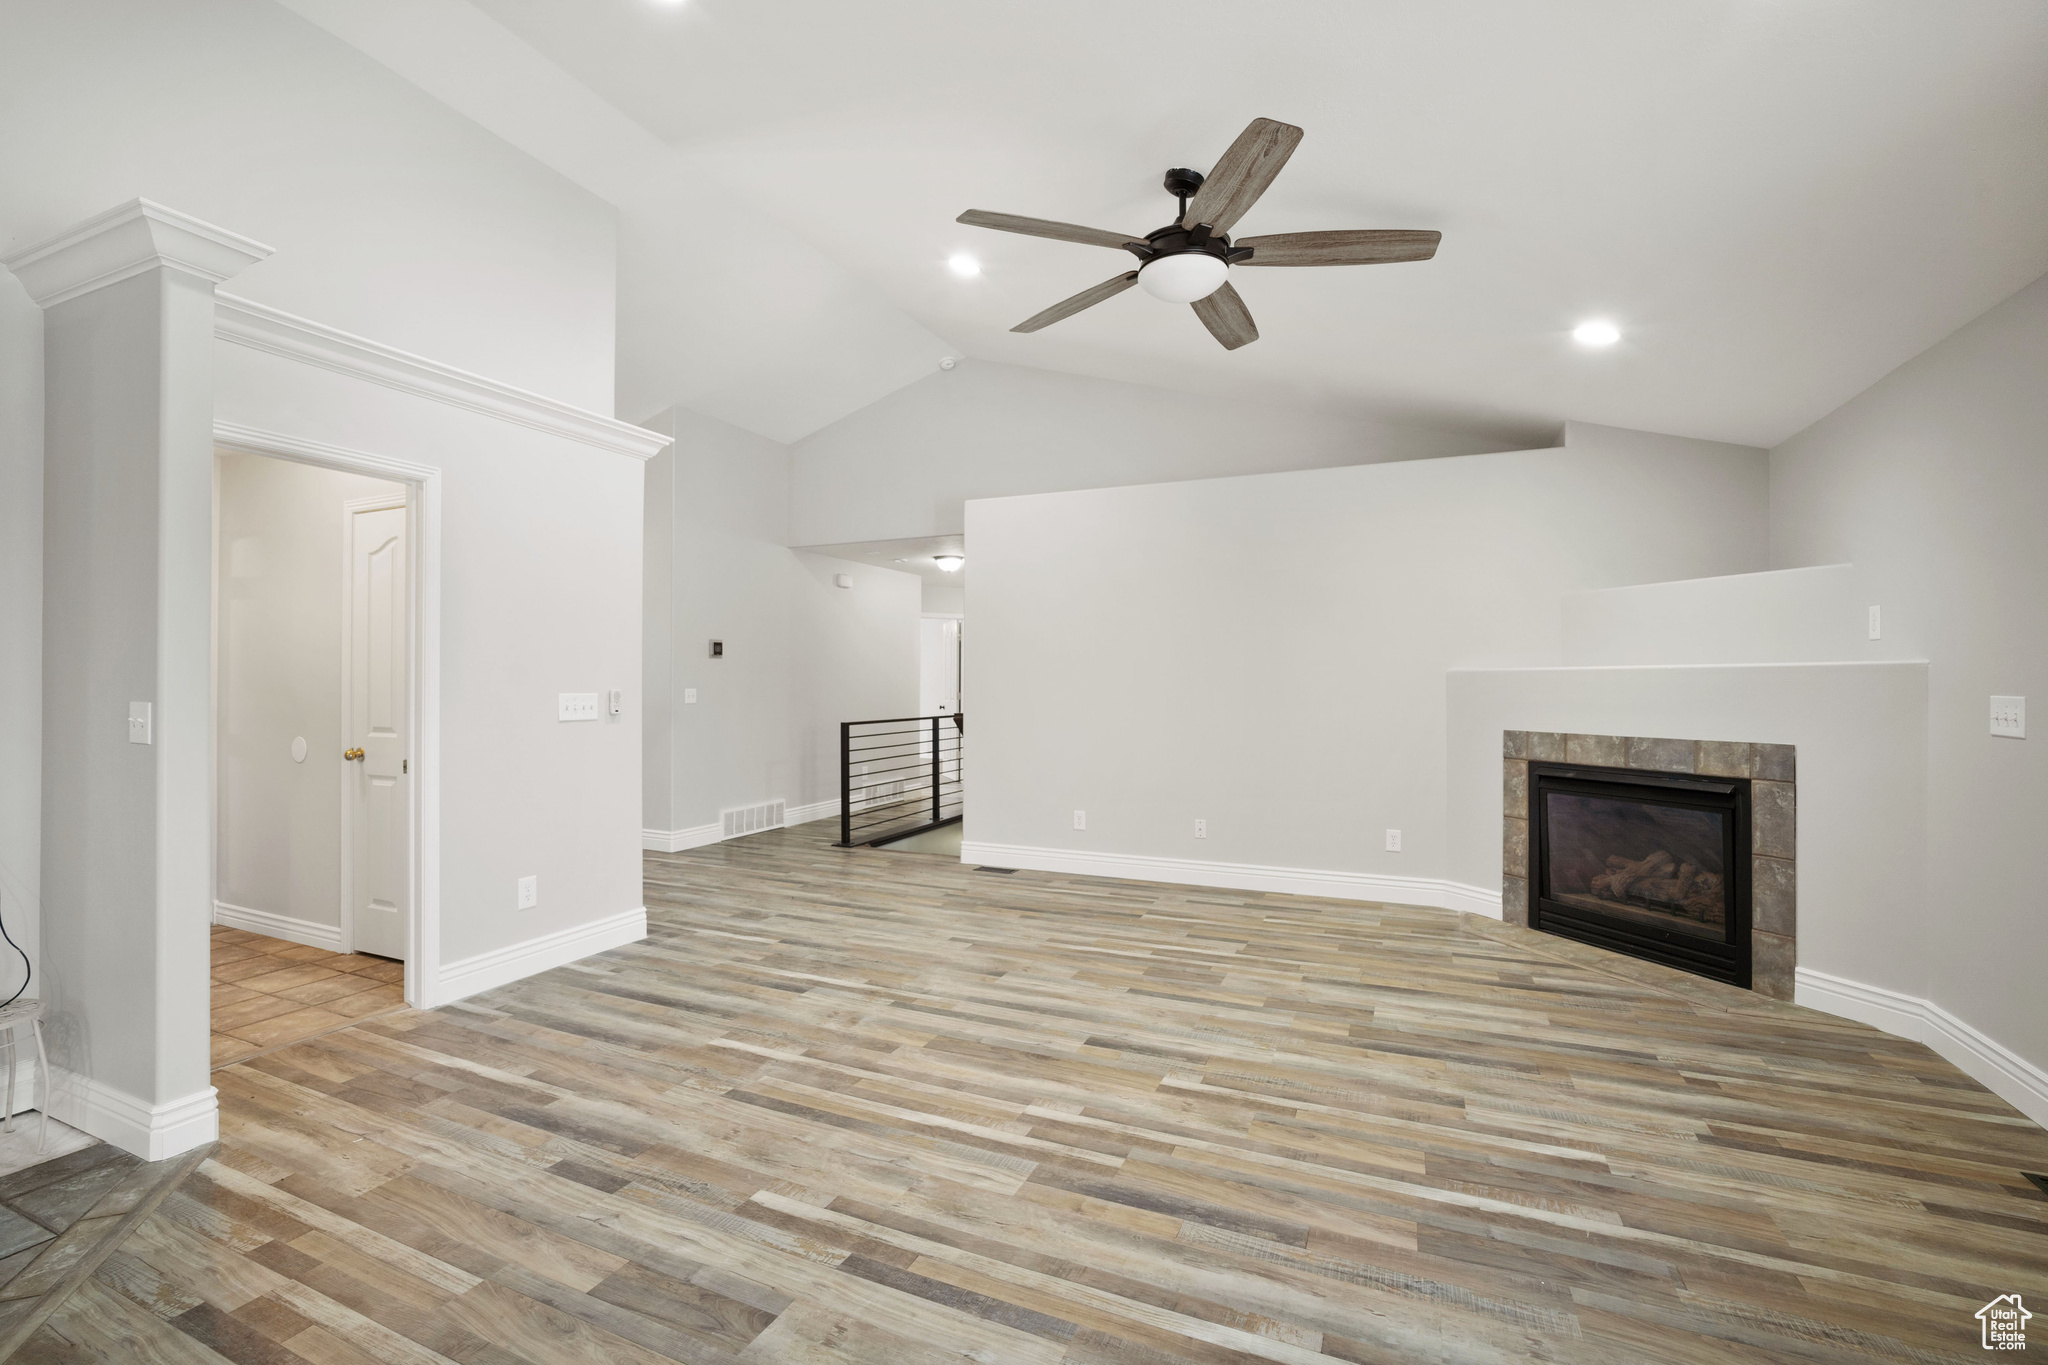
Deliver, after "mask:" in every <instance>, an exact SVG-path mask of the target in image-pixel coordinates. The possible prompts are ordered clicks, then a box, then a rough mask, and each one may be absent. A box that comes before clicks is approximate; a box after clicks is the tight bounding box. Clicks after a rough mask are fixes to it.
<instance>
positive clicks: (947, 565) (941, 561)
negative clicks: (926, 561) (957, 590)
mask: <svg viewBox="0 0 2048 1365" xmlns="http://www.w3.org/2000/svg"><path fill="white" fill-rule="evenodd" d="M966 562H967V557H966V556H965V555H933V556H932V563H934V564H936V565H938V566H939V567H940V568H941V569H944V570H945V571H946V572H947V573H952V572H953V571H954V570H955V569H957V568H959V567H960V566H961V565H962V564H965V563H966Z"/></svg>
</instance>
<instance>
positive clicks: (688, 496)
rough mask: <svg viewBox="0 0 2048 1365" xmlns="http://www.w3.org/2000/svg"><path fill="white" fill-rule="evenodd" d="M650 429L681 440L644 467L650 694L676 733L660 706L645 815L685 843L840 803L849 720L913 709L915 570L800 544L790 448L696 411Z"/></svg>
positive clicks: (650, 828)
mask: <svg viewBox="0 0 2048 1365" xmlns="http://www.w3.org/2000/svg"><path fill="white" fill-rule="evenodd" d="M649 425H651V426H654V427H655V428H656V429H658V430H664V431H672V432H673V434H674V435H675V438H676V440H675V445H674V446H672V447H671V448H670V450H668V451H666V452H664V453H663V454H661V455H658V456H656V457H655V458H654V459H653V460H651V461H649V463H648V468H647V480H648V482H647V487H648V490H649V499H650V505H649V508H648V513H647V520H648V537H649V540H648V561H647V573H648V576H649V580H650V582H651V583H654V584H655V586H654V587H653V588H651V589H650V595H649V603H650V609H649V616H648V634H649V638H650V639H653V640H656V644H655V646H654V647H652V648H650V650H649V653H648V656H647V660H648V679H647V689H648V691H649V692H650V693H651V694H660V695H662V696H663V697H664V699H665V706H666V715H667V717H668V720H669V725H668V727H667V728H663V727H661V726H659V725H657V724H656V723H655V721H654V715H655V711H654V710H650V712H649V725H648V729H647V734H646V739H645V747H646V759H645V763H646V769H647V773H648V777H647V779H646V781H645V783H644V784H643V786H644V793H645V801H646V804H645V808H644V817H643V818H644V820H645V822H646V823H645V829H646V831H647V838H648V840H649V843H650V846H654V847H665V848H676V847H687V846H691V845H693V844H697V843H704V842H709V841H710V840H711V839H712V838H715V837H716V835H715V831H716V826H717V823H718V820H719V813H720V812H721V811H723V810H728V809H731V808H733V807H735V806H744V805H750V804H753V803H756V802H761V801H768V800H774V799H778V798H779V799H781V800H784V801H787V802H788V803H789V804H790V805H791V806H793V807H814V808H815V807H817V806H818V805H819V804H820V803H836V802H837V800H838V797H839V767H838V765H839V724H840V722H841V721H847V720H865V719H873V718H878V717H884V716H903V715H911V714H914V713H915V710H916V707H917V701H918V693H917V689H918V616H919V611H920V607H921V599H920V585H919V580H918V578H917V577H916V575H914V574H907V573H901V572H898V571H896V570H893V569H883V568H879V567H877V566H875V565H872V564H860V563H855V562H850V561H846V560H838V559H829V558H826V557H824V556H821V555H813V554H805V553H802V552H799V551H795V550H791V549H789V548H788V543H789V495H790V455H789V450H788V448H787V447H785V446H782V445H779V444H777V443H776V442H774V441H771V440H768V439H767V438H766V437H762V436H756V435H754V434H753V433H751V432H746V431H742V430H740V429H739V428H737V427H733V426H729V425H727V424H726V423H723V422H720V421H718V420H717V419H715V418H711V417H705V416H701V415H699V414H695V413H690V412H680V411H679V412H675V413H671V414H665V415H664V416H663V417H661V418H659V419H656V421H654V422H652V423H650V424H649ZM662 498H666V499H667V500H668V502H667V507H666V510H665V511H664V510H663V509H661V508H657V507H656V506H655V505H654V503H655V501H656V500H659V499H662ZM840 573H844V574H850V575H851V576H852V578H853V586H852V587H851V588H840V587H837V586H835V584H834V582H833V578H834V575H835V574H840ZM655 593H663V594H665V596H666V599H667V605H666V607H665V609H664V608H661V607H659V606H658V605H657V602H656V597H655ZM657 637H658V638H657ZM714 639H717V640H722V641H723V642H724V644H725V655H724V657H723V658H720V659H712V658H710V657H709V655H710V650H709V642H710V641H711V640H714ZM656 648H659V649H661V650H662V652H663V654H664V655H665V657H666V658H667V659H668V660H669V661H670V662H669V664H668V667H667V670H666V675H665V676H664V674H663V670H662V668H661V667H660V665H659V663H658V661H657V654H656V653H655V649H656ZM684 689H695V691H696V693H697V698H698V700H697V701H696V702H695V703H685V702H684V701H683V691H684ZM659 705H660V704H657V709H658V707H659ZM835 809H836V807H835ZM801 813H802V814H823V813H824V812H823V811H817V810H813V811H810V812H801ZM793 818H794V817H793Z"/></svg>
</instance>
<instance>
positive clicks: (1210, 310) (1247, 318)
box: [1189, 280, 1259, 351]
mask: <svg viewBox="0 0 2048 1365" xmlns="http://www.w3.org/2000/svg"><path fill="white" fill-rule="evenodd" d="M1189 307H1191V308H1193V309H1194V310H1195V316H1196V317H1198V318H1200V319H1201V320H1202V325H1203V326H1204V327H1207V328H1208V329H1209V335H1210V336H1212V337H1215V338H1216V339H1217V340H1218V341H1220V342H1222V343H1223V349H1224V350H1226V351H1234V350H1236V349H1237V348H1238V347H1240V346H1249V345H1251V344H1252V343H1253V342H1254V341H1257V340H1258V339H1259V326H1258V324H1257V323H1255V322H1253V321H1252V310H1251V309H1249V308H1247V307H1245V306H1244V300H1243V299H1242V298H1240V297H1238V293H1237V291H1236V290H1235V289H1233V288H1231V287H1230V282H1229V281H1228V280H1225V281H1224V282H1223V287H1222V288H1221V289H1219V290H1217V291H1216V292H1215V293H1213V294H1211V295H1210V296H1209V297H1208V298H1206V299H1196V300H1195V301H1194V302H1193V303H1192V304H1190V305H1189Z"/></svg>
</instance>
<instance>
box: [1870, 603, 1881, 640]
mask: <svg viewBox="0 0 2048 1365" xmlns="http://www.w3.org/2000/svg"><path fill="white" fill-rule="evenodd" d="M1870 638H1871V639H1873V640H1882V639H1883V638H1884V617H1883V614H1882V613H1881V612H1879V611H1878V609H1877V608H1876V607H1872V608H1871V609H1870Z"/></svg>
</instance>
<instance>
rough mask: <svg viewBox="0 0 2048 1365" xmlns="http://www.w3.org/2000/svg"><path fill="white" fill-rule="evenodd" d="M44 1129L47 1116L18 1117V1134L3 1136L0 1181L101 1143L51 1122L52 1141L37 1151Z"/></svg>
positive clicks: (24, 1114) (30, 1112)
mask: <svg viewBox="0 0 2048 1365" xmlns="http://www.w3.org/2000/svg"><path fill="white" fill-rule="evenodd" d="M0 1065H4V1063H0ZM42 1090H43V1088H42V1086H41V1085H38V1086H36V1093H35V1096H34V1098H35V1099H37V1100H41V1099H42V1097H43V1094H42ZM17 1103H26V1097H21V1098H19V1099H17ZM42 1126H43V1116H42V1115H41V1114H40V1113H38V1112H36V1111H35V1110H33V1109H23V1110H21V1111H19V1112H18V1113H16V1114H15V1116H14V1131H13V1132H11V1133H7V1132H0V1179H4V1178H5V1177H7V1176H10V1175H13V1174H14V1173H15V1172H16V1171H25V1170H27V1169H28V1168H29V1167H31V1166H40V1165H42V1164H43V1163H44V1162H45V1161H54V1160H56V1159H57V1158H58V1157H60V1156H66V1155H68V1154H70V1153H72V1152H75V1151H78V1150H79V1149H80V1148H83V1147H90V1146H92V1145H93V1144H94V1143H95V1142H98V1141H99V1139H98V1138H96V1137H94V1136H93V1135H92V1134H91V1133H81V1132H79V1131H78V1130H77V1129H76V1128H73V1127H72V1126H71V1125H70V1124H68V1123H66V1122H64V1120H62V1119H51V1120H50V1137H49V1141H48V1143H47V1144H46V1145H45V1146H44V1147H43V1149H42V1150H41V1151H37V1150H36V1140H37V1135H38V1134H39V1133H40V1132H41V1130H42ZM0 1202H4V1200H0Z"/></svg>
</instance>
